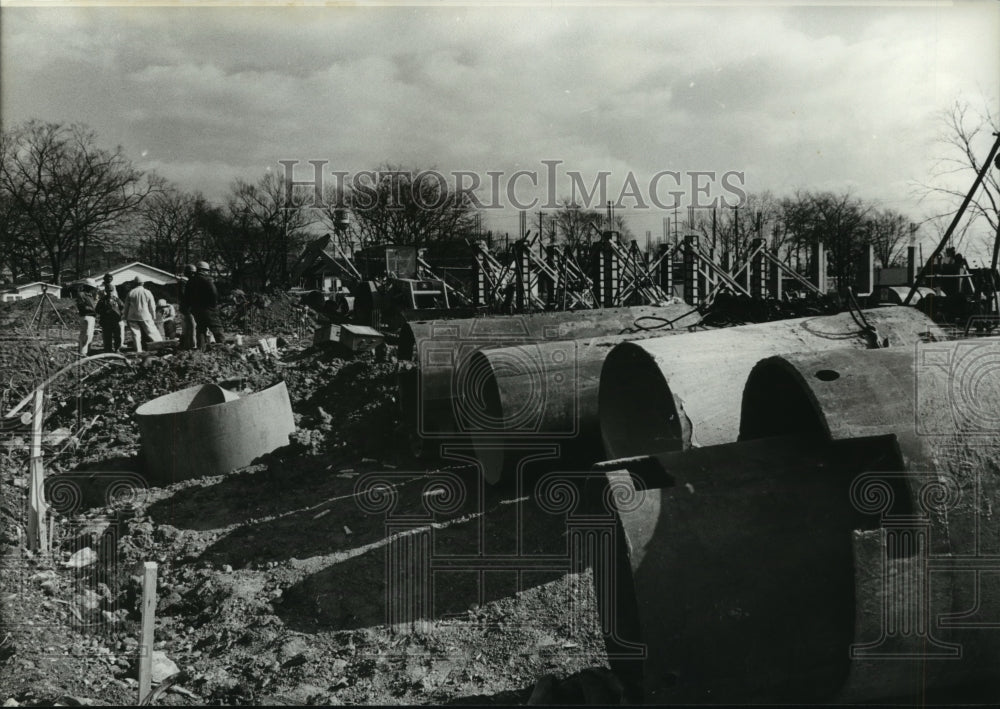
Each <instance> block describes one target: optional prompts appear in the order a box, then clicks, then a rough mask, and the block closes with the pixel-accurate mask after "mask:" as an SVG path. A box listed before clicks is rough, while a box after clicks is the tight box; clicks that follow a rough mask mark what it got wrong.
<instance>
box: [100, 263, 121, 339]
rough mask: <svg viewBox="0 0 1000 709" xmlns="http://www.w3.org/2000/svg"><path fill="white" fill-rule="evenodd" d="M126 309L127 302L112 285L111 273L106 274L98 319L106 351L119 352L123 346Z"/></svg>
mask: <svg viewBox="0 0 1000 709" xmlns="http://www.w3.org/2000/svg"><path fill="white" fill-rule="evenodd" d="M124 309H125V304H124V303H123V302H122V299H121V298H119V297H118V293H116V292H115V287H114V285H112V279H111V274H110V273H109V274H106V275H105V276H104V290H103V291H102V292H101V295H100V297H99V298H98V299H97V319H98V321H99V322H100V323H101V335H102V336H103V337H104V351H105V352H117V351H118V350H120V349H121V348H122V337H123V335H124V333H125V321H124V320H122V311H123V310H124Z"/></svg>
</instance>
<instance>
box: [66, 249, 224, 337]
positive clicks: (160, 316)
mask: <svg viewBox="0 0 1000 709" xmlns="http://www.w3.org/2000/svg"><path fill="white" fill-rule="evenodd" d="M208 271H209V265H208V264H207V263H206V262H204V261H199V262H198V263H197V264H196V265H187V266H185V267H184V278H182V279H180V280H179V282H178V287H179V296H180V297H179V301H180V314H181V319H182V326H181V337H180V347H181V349H193V348H194V347H195V346H196V345H197V346H198V347H199V348H200V349H202V350H205V349H207V348H208V342H209V340H208V334H209V333H211V335H212V337H213V338H214V340H215V342H218V343H222V342H223V341H224V336H223V334H222V326H221V323H220V321H219V310H218V305H219V293H218V290H217V289H216V287H215V283H214V282H213V280H212V277H211V275H209V273H208ZM74 297H75V298H76V306H77V310H78V312H79V314H80V338H79V345H80V355H81V356H84V357H85V356H87V354H88V353H89V350H90V345H91V343H92V342H93V339H94V329H95V326H96V324H97V322H100V325H101V334H102V335H103V339H104V351H105V352H117V351H120V350H122V349H123V348H124V344H125V330H126V327H127V328H128V330H129V331H130V332H131V333H132V339H133V341H134V343H135V351H136V352H142V346H143V344H145V343H148V342H162V341H163V340H164V339H168V340H172V339H174V337H175V336H176V335H177V313H176V311H175V310H174V306H173V305H171V304H170V303H168V302H167V301H166V299H163V298H161V299H160V300H159V301H157V300H155V299H154V297H153V294H152V293H150V291H149V290H148V289H147V288H146V287H145V284H144V283H143V281H142V279H141V278H140V277H139V276H136V277H135V279H134V280H133V281H132V283H131V286H130V289H129V291H128V293H127V294H126V295H125V298H124V300H123V299H122V298H120V297H119V296H118V293H117V291H116V289H115V286H114V284H113V278H112V276H111V274H110V273H106V274H104V283H103V287H102V288H100V289H98V286H97V281H95V280H94V279H92V278H88V279H86V280H85V281H84V282H83V284H82V285H81V286H80V287H78V288H77V290H76V292H75V296H74Z"/></svg>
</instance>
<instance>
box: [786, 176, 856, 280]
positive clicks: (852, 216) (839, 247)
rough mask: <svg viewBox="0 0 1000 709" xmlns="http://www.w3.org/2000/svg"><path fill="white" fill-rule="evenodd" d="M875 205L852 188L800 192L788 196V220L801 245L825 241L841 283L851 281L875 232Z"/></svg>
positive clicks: (797, 243)
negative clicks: (867, 202)
mask: <svg viewBox="0 0 1000 709" xmlns="http://www.w3.org/2000/svg"><path fill="white" fill-rule="evenodd" d="M873 209H874V208H873V206H872V205H870V204H866V203H865V202H863V201H862V200H861V199H859V198H857V197H855V196H853V195H852V194H851V193H850V192H845V193H843V194H834V193H833V192H798V193H796V194H795V196H794V197H791V198H787V199H786V200H785V214H784V222H785V224H786V226H787V228H788V229H789V230H790V231H791V233H792V234H793V235H794V243H795V244H796V245H798V246H811V245H812V244H814V243H816V242H822V243H823V244H824V246H825V247H826V252H827V256H828V268H829V270H830V271H832V275H833V276H834V277H836V279H837V283H838V284H840V285H841V286H843V285H845V284H848V283H850V282H851V279H852V277H853V275H854V270H855V266H856V264H857V263H859V262H860V260H861V254H862V249H863V248H864V247H865V246H867V245H868V243H869V241H870V238H871V235H870V232H871V220H870V216H871V213H872V211H873Z"/></svg>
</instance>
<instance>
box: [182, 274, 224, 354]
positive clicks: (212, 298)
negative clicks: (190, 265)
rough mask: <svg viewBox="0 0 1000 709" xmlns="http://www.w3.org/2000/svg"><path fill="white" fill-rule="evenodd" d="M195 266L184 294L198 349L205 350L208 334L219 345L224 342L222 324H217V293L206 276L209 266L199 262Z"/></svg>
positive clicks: (212, 283) (209, 278)
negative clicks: (195, 271)
mask: <svg viewBox="0 0 1000 709" xmlns="http://www.w3.org/2000/svg"><path fill="white" fill-rule="evenodd" d="M195 266H196V268H197V269H198V271H197V273H195V274H194V275H192V276H191V277H190V278H189V279H188V282H187V288H185V291H184V292H185V295H186V296H187V304H188V306H189V307H190V308H191V314H192V315H194V320H195V324H196V326H197V334H198V347H199V348H200V349H202V350H206V349H208V333H209V332H211V333H212V336H213V337H214V338H215V341H216V342H218V343H219V344H222V342H223V341H224V337H223V334H222V324H221V323H220V322H219V291H218V290H216V288H215V283H214V282H213V281H212V277H211V276H210V275H209V274H208V271H209V265H208V264H207V263H206V262H205V261H199V262H198V263H197V264H195Z"/></svg>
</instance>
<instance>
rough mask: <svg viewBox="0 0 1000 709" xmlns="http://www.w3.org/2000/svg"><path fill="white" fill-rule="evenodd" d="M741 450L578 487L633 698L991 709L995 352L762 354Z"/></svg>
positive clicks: (998, 343)
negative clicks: (598, 541)
mask: <svg viewBox="0 0 1000 709" xmlns="http://www.w3.org/2000/svg"><path fill="white" fill-rule="evenodd" d="M740 437H741V440H740V441H739V442H736V443H728V444H721V445H715V446H709V447H705V448H700V449H690V450H687V451H675V452H670V453H662V454H657V455H655V456H652V457H647V458H635V459H631V460H629V461H628V462H625V463H623V464H622V466H621V467H620V468H618V469H617V470H613V471H611V472H608V473H606V474H605V479H604V484H603V485H600V486H597V488H598V489H597V490H591V493H592V494H591V495H589V498H590V500H591V503H592V505H591V509H589V510H588V514H587V516H586V520H587V521H588V522H589V523H591V524H593V525H595V529H604V530H606V531H605V537H606V538H607V539H608V541H607V542H606V543H605V545H604V546H603V549H604V550H605V551H604V552H603V553H599V554H598V555H597V557H596V558H595V559H594V572H595V584H596V589H597V591H598V594H597V601H598V608H599V614H600V617H601V623H602V627H603V629H604V631H605V638H606V641H607V648H608V654H609V658H610V661H611V663H612V667H613V669H615V671H616V672H617V673H618V674H619V675H620V676H621V677H622V678H623V679H624V680H626V682H627V683H628V684H629V687H630V689H631V690H632V694H633V699H635V700H637V701H645V702H650V703H676V702H691V703H695V702H698V703H701V702H704V703H718V702H740V703H748V702H768V703H772V702H775V703H776V702H829V701H834V702H848V703H855V702H867V701H873V700H877V699H886V698H900V699H907V698H908V699H911V700H912V699H915V698H916V699H921V700H924V699H929V698H933V697H934V695H935V692H937V699H938V701H947V700H948V698H949V697H951V698H954V695H951V694H949V693H947V689H946V688H949V687H955V686H957V685H965V686H966V687H969V686H975V687H979V688H982V687H990V688H992V690H991V691H992V692H993V694H991V695H988V697H989V698H991V699H992V700H995V699H996V691H997V688H998V686H1000V685H998V682H1000V663H998V662H997V658H998V657H1000V632H998V630H997V628H998V626H1000V517H998V516H997V515H996V514H995V513H994V510H995V509H997V508H998V506H1000V477H998V475H997V471H998V470H1000V340H992V341H987V340H979V341H964V342H942V343H934V344H927V345H919V346H917V347H915V348H896V349H882V350H871V351H851V350H843V351H836V352H827V353H810V354H800V355H789V356H785V357H776V358H770V359H767V360H764V361H762V362H761V363H759V364H758V365H757V366H756V367H755V368H754V369H753V371H752V372H751V374H750V375H749V377H748V381H747V384H746V389H745V392H744V396H743V399H742V422H741V425H740ZM608 465H609V466H613V465H614V464H613V463H609V464H608ZM602 506H603V508H604V509H605V510H608V509H609V510H610V511H611V513H612V515H611V519H612V520H613V523H612V524H611V526H608V525H607V524H605V525H604V526H603V527H602V526H601V522H600V520H601V516H600V514H599V509H600V508H601V507H602ZM595 546H597V545H595ZM938 690H941V691H938ZM965 696H969V695H968V694H966V695H965ZM973 696H976V695H973ZM982 699H983V697H982V696H981V695H980V696H979V700H980V701H981V700H982Z"/></svg>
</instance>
